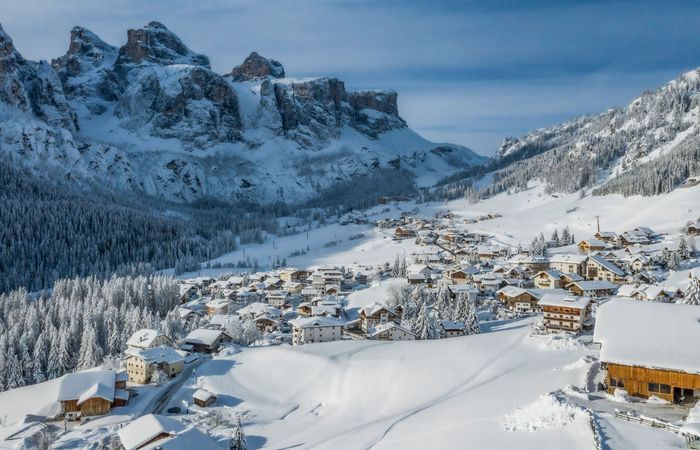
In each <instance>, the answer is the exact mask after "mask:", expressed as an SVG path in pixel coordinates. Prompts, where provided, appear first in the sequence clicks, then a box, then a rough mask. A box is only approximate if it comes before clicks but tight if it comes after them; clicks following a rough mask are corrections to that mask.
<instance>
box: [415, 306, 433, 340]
mask: <svg viewBox="0 0 700 450" xmlns="http://www.w3.org/2000/svg"><path fill="white" fill-rule="evenodd" d="M435 325H436V324H435V320H434V319H433V317H432V316H431V314H430V306H429V305H428V302H426V301H422V302H421V304H420V307H419V309H418V314H417V316H416V320H415V322H414V324H413V332H414V333H416V337H417V338H418V339H436V338H437V337H438V330H437V327H436V326H435Z"/></svg>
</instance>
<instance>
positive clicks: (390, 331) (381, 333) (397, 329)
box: [368, 322, 416, 341]
mask: <svg viewBox="0 0 700 450" xmlns="http://www.w3.org/2000/svg"><path fill="white" fill-rule="evenodd" d="M368 337H369V338H370V339H374V340H378V341H413V340H415V339H416V334H415V333H414V332H412V331H411V330H409V329H408V328H405V327H402V326H401V325H399V324H397V323H395V322H387V323H383V324H380V325H377V326H376V327H374V328H373V331H372V332H371V333H370V334H369V335H368Z"/></svg>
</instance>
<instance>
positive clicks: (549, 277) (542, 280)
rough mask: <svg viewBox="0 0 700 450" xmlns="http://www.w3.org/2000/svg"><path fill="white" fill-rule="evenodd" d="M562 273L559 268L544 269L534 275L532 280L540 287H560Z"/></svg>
mask: <svg viewBox="0 0 700 450" xmlns="http://www.w3.org/2000/svg"><path fill="white" fill-rule="evenodd" d="M562 275H563V273H562V272H560V271H559V270H552V269H550V270H543V271H541V272H539V273H537V274H535V276H534V277H532V282H533V283H534V284H535V287H536V288H539V289H559V288H560V287H561V277H562Z"/></svg>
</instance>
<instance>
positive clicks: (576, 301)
mask: <svg viewBox="0 0 700 450" xmlns="http://www.w3.org/2000/svg"><path fill="white" fill-rule="evenodd" d="M590 302H591V299H590V298H588V297H575V296H573V295H568V294H561V293H552V294H549V293H547V294H544V295H543V296H542V298H541V299H540V300H539V301H538V302H537V304H538V305H540V306H560V307H563V308H576V309H583V308H585V307H586V306H588V304H589V303H590Z"/></svg>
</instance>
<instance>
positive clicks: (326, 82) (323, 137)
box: [274, 78, 352, 147]
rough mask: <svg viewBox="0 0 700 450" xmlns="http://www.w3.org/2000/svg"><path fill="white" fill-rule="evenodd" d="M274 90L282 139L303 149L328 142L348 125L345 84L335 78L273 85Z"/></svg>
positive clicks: (348, 112) (348, 108) (349, 110)
mask: <svg viewBox="0 0 700 450" xmlns="http://www.w3.org/2000/svg"><path fill="white" fill-rule="evenodd" d="M274 89H275V99H276V100H277V107H278V109H279V112H280V115H281V117H282V128H283V130H284V133H285V136H287V137H288V138H290V139H294V140H295V141H297V142H299V143H300V144H301V145H304V146H305V147H311V146H313V145H314V144H315V143H325V142H328V141H329V140H330V139H332V138H335V137H337V136H338V134H339V133H340V128H341V127H342V125H343V124H344V123H348V124H349V123H350V120H349V119H350V118H351V117H352V108H351V107H350V105H349V104H348V103H347V93H346V92H345V84H344V83H343V82H342V81H340V80H338V79H336V78H317V79H313V80H309V81H303V82H293V83H275V85H274Z"/></svg>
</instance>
